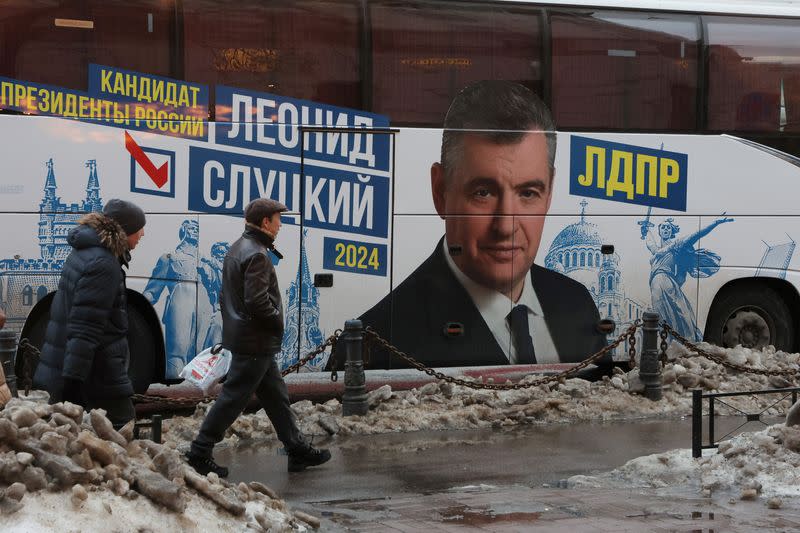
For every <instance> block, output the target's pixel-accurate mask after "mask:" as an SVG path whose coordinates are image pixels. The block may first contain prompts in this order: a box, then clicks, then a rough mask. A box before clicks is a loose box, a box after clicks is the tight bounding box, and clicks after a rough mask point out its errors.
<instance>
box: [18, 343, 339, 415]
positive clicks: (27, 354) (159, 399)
mask: <svg viewBox="0 0 800 533" xmlns="http://www.w3.org/2000/svg"><path fill="white" fill-rule="evenodd" d="M341 333H342V330H341V329H337V330H336V331H335V332H334V333H333V335H331V336H330V337H328V338H327V339H326V340H325V342H323V343H322V344H320V345H319V346H317V347H316V348H314V349H313V350H311V351H310V352H308V353H307V354H306V355H304V356H303V357H302V358H301V359H300V360H299V361H297V362H296V363H294V364H293V365H291V366H289V367H287V368H285V369H284V370H283V371H282V372H281V376H286V375H288V374H291V373H292V372H296V371H297V370H299V369H300V368H301V367H302V366H303V365H305V364H307V363H308V362H309V361H311V360H312V359H314V358H315V357H316V356H318V355H319V354H321V353H322V352H324V351H325V350H327V349H328V347H331V348H334V349H333V350H331V358H333V357H335V355H334V354H335V353H336V350H335V347H336V341H337V340H338V338H339V336H340V335H341ZM19 347H20V348H22V359H23V362H22V368H23V370H22V372H23V375H22V378H21V383H22V385H23V387H24V388H25V395H26V396H27V395H28V393H29V392H30V389H31V386H32V383H33V379H32V376H31V374H32V371H31V370H32V369H31V362H32V361H33V360H36V361H37V362H38V360H39V356H40V355H41V352H40V350H39V349H38V348H37V347H36V346H34V345H33V344H31V343H30V341H28V339H22V340H21V341H20V343H19ZM331 368H332V369H333V370H332V371H331V381H337V380H338V374H337V372H336V362H335V361H332V362H331ZM131 399H132V400H133V402H134V403H148V404H161V405H171V406H173V407H192V406H195V405H197V404H199V403H203V402H210V401H213V400H216V399H217V396H216V395H208V396H203V397H200V398H198V397H197V396H188V397H180V396H179V397H175V398H168V397H166V396H158V395H153V394H134V395H133V396H132V397H131Z"/></svg>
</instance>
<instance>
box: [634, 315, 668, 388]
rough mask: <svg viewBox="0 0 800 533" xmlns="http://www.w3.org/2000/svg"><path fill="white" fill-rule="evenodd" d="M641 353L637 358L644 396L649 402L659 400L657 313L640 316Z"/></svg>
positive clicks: (659, 363)
mask: <svg viewBox="0 0 800 533" xmlns="http://www.w3.org/2000/svg"><path fill="white" fill-rule="evenodd" d="M642 322H643V326H642V353H641V356H640V357H639V379H641V380H642V383H643V384H644V395H645V397H646V398H648V399H650V400H654V401H655V400H660V399H661V384H662V379H661V362H660V361H659V357H658V339H659V336H658V332H659V328H658V313H652V312H650V311H646V312H645V313H644V314H643V315H642Z"/></svg>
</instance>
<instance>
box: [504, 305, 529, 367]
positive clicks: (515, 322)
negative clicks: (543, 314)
mask: <svg viewBox="0 0 800 533" xmlns="http://www.w3.org/2000/svg"><path fill="white" fill-rule="evenodd" d="M506 320H508V324H509V326H510V327H511V341H512V342H513V343H514V348H516V350H517V364H518V365H535V364H536V352H535V351H534V349H533V339H532V338H531V330H530V325H529V324H528V307H527V306H524V305H518V306H516V307H514V309H512V310H511V312H510V313H508V316H507V317H506Z"/></svg>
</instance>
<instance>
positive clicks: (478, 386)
mask: <svg viewBox="0 0 800 533" xmlns="http://www.w3.org/2000/svg"><path fill="white" fill-rule="evenodd" d="M640 325H641V323H640V321H639V320H637V321H636V322H634V323H633V324H632V325H631V326H630V327H629V328H628V329H627V330H626V331H625V332H624V333H623V334H622V335H620V336H619V337H617V339H616V340H614V342H612V343H611V344H609V345H608V346H606V347H605V348H603V349H602V350H600V351H599V352H597V353H595V354H593V355H591V356H589V357H588V358H587V359H585V360H584V361H581V362H580V363H578V364H577V365H575V366H574V367H572V368H570V369H569V370H565V371H564V372H560V373H558V374H554V375H552V376H547V377H545V378H541V379H537V380H534V381H529V382H527V383H510V384H506V383H503V384H495V383H476V382H474V381H467V380H465V379H460V378H454V377H451V376H447V375H445V374H442V373H441V372H437V371H436V370H434V369H432V368H430V367H427V366H425V365H424V364H423V363H420V362H419V361H417V360H416V359H414V358H413V357H411V356H410V355H408V354H406V353H404V352H401V351H400V350H398V349H397V348H396V347H395V346H393V345H392V344H390V343H389V342H388V341H387V340H386V339H384V338H383V337H381V336H380V335H378V334H377V333H376V332H375V330H373V329H372V328H370V327H367V328H366V329H365V330H364V337H365V338H370V339H371V341H372V343H373V344H374V345H375V346H380V347H382V348H383V349H385V350H386V351H388V352H389V353H390V354H392V355H395V356H397V357H399V358H400V359H403V360H404V361H405V362H407V363H408V364H409V365H411V366H412V367H413V368H415V369H417V370H419V371H420V372H425V373H426V374H428V375H429V376H431V377H434V378H436V379H438V380H441V381H446V382H448V383H452V384H454V385H460V386H462V387H466V388H468V389H474V390H520V389H529V388H532V387H538V386H540V385H545V384H548V383H554V382H556V381H560V380H562V379H565V378H568V377H570V376H572V375H573V374H576V373H578V372H580V371H581V370H583V369H584V368H586V367H587V366H589V365H590V364H592V363H594V362H595V361H598V360H599V359H601V358H602V357H604V356H605V355H607V354H608V353H609V352H611V351H612V350H613V349H614V348H616V347H617V346H619V345H620V344H622V343H623V342H624V341H625V339H628V342H629V343H632V344H634V345H635V344H636V340H635V338H634V337H635V333H636V329H637V328H639V326H640Z"/></svg>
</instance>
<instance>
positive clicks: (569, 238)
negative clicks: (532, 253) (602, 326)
mask: <svg viewBox="0 0 800 533" xmlns="http://www.w3.org/2000/svg"><path fill="white" fill-rule="evenodd" d="M580 205H581V216H580V219H579V220H578V222H575V223H572V224H569V225H567V226H565V227H564V228H563V229H562V230H561V231H560V232H558V234H557V235H556V236H555V238H554V239H553V242H552V243H551V244H550V248H549V249H548V251H547V255H546V256H545V260H544V266H545V267H547V268H549V269H552V270H555V271H556V272H560V273H562V274H564V275H566V276H568V277H570V278H572V279H574V280H575V281H579V282H580V283H582V284H583V286H584V287H586V288H587V289H588V290H589V293H590V294H591V295H592V298H593V299H594V302H595V305H596V306H597V309H598V311H599V312H600V316H601V317H602V318H610V319H612V320H613V321H614V322H615V323H616V324H617V331H616V332H615V333H614V335H612V336H616V335H617V334H619V332H620V331H621V330H622V329H623V328H624V327H626V326H627V325H629V324H630V323H632V322H633V321H634V320H636V319H637V318H639V317H640V316H641V313H642V311H643V309H644V305H643V304H642V303H640V302H638V301H636V300H634V299H632V298H630V297H628V296H627V295H626V294H625V287H624V284H623V276H622V268H621V265H620V256H619V255H618V254H616V253H613V254H609V255H603V254H601V253H600V248H601V246H602V245H603V240H604V239H603V236H602V235H601V233H600V230H599V229H598V227H597V225H596V224H593V223H591V222H589V221H587V220H586V206H587V205H589V204H588V202H587V201H586V200H582V201H581V203H580ZM615 353H616V351H615Z"/></svg>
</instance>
